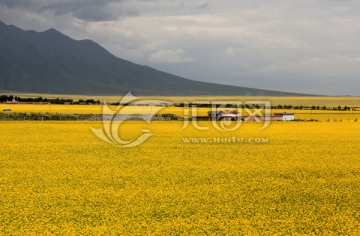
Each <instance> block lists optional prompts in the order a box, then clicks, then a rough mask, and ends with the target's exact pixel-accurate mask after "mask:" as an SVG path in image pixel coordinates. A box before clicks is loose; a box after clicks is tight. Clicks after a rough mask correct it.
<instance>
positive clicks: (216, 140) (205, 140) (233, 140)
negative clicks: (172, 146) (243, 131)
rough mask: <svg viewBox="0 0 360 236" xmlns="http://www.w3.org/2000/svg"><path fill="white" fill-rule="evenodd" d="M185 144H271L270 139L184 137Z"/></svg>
mask: <svg viewBox="0 0 360 236" xmlns="http://www.w3.org/2000/svg"><path fill="white" fill-rule="evenodd" d="M182 141H183V142H184V143H256V144H262V143H269V142H270V140H269V138H242V137H236V136H233V137H211V138H209V137H184V138H182Z"/></svg>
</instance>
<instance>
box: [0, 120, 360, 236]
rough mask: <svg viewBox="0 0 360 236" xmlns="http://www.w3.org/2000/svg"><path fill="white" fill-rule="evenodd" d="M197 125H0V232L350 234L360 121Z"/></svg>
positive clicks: (359, 193) (355, 227)
mask: <svg viewBox="0 0 360 236" xmlns="http://www.w3.org/2000/svg"><path fill="white" fill-rule="evenodd" d="M200 125H201V126H202V127H209V130H204V131H201V130H198V129H195V128H194V127H193V126H192V125H190V126H188V127H186V128H184V129H182V126H183V123H182V122H172V121H169V122H152V123H151V124H147V123H145V122H140V121H129V122H126V124H125V125H123V127H122V130H121V135H122V137H123V138H124V139H132V138H135V137H137V135H139V134H140V132H141V131H140V129H141V128H146V129H149V130H151V132H152V133H153V136H152V137H151V138H150V139H149V140H147V141H146V142H144V143H143V144H141V145H139V146H137V147H134V148H120V147H117V146H113V145H111V144H108V143H106V142H103V141H101V140H100V139H98V138H97V137H96V136H95V135H94V134H93V133H92V132H91V131H90V127H95V128H100V127H101V124H100V123H96V122H0V129H1V136H0V137H1V149H0V234H4V235H29V234H55V235H58V234H65V235H105V234H117V235H190V234H191V235H214V234H217V235H239V234H240V235H258V234H261V235H291V234H292V235H359V234H360V208H359V206H360V200H359V199H360V158H359V153H360V123H356V122H341V123H340V122H338V123H335V122H332V123H327V122H311V123H297V122H288V123H287V122H273V123H272V124H270V126H269V127H267V128H266V129H263V130H260V127H261V126H260V125H259V124H256V123H246V124H243V125H242V126H241V127H240V128H239V129H238V130H236V131H231V132H221V131H218V130H216V129H214V128H213V127H212V125H211V123H210V122H202V123H200ZM234 138H235V139H234ZM234 140H235V141H234Z"/></svg>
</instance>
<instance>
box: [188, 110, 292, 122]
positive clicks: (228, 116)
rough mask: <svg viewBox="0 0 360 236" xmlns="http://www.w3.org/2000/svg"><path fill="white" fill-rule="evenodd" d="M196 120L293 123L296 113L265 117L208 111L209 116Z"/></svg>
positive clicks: (195, 118) (236, 112) (196, 117)
mask: <svg viewBox="0 0 360 236" xmlns="http://www.w3.org/2000/svg"><path fill="white" fill-rule="evenodd" d="M192 118H193V119H194V120H233V121H235V120H242V121H292V120H295V115H294V113H275V114H271V115H263V116H242V115H241V114H239V112H238V111H237V110H225V111H208V116H194V117H192Z"/></svg>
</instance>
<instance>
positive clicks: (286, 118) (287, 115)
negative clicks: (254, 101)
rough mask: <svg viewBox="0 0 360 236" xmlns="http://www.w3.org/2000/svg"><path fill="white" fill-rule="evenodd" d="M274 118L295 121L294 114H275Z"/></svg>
mask: <svg viewBox="0 0 360 236" xmlns="http://www.w3.org/2000/svg"><path fill="white" fill-rule="evenodd" d="M274 116H278V117H281V120H282V121H292V120H295V114H294V113H286V112H284V113H275V114H274Z"/></svg>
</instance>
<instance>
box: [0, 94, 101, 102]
mask: <svg viewBox="0 0 360 236" xmlns="http://www.w3.org/2000/svg"><path fill="white" fill-rule="evenodd" d="M11 101H16V102H29V103H32V102H48V103H51V104H100V101H99V100H94V99H86V100H83V99H80V100H79V101H74V100H73V99H63V98H43V97H37V98H22V97H18V96H13V95H1V96H0V103H4V102H11Z"/></svg>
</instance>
